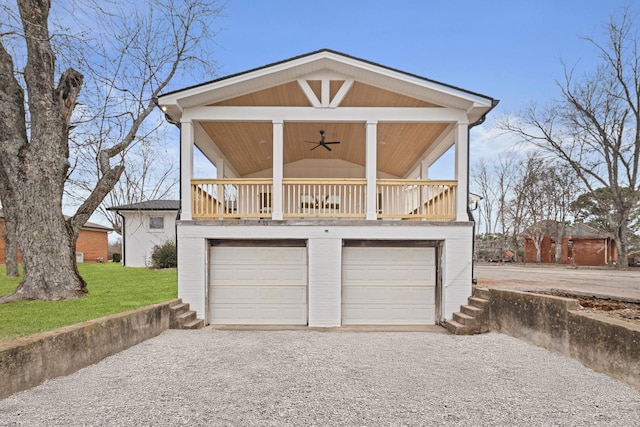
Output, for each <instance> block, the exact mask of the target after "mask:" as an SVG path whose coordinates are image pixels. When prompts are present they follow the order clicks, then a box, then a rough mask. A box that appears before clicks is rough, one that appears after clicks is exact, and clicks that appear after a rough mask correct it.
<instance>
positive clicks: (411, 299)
mask: <svg viewBox="0 0 640 427" xmlns="http://www.w3.org/2000/svg"><path fill="white" fill-rule="evenodd" d="M434 294H435V288H434V287H413V286H349V287H345V288H344V289H343V291H342V298H343V299H344V300H345V301H369V302H371V303H375V302H381V303H383V302H388V303H389V304H394V303H402V304H419V305H425V303H426V304H433V302H434Z"/></svg>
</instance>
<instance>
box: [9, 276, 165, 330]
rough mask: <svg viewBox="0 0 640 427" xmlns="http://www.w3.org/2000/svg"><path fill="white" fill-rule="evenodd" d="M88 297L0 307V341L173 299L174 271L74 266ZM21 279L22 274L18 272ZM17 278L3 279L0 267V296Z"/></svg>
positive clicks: (11, 304)
mask: <svg viewBox="0 0 640 427" xmlns="http://www.w3.org/2000/svg"><path fill="white" fill-rule="evenodd" d="M78 270H80V274H81V275H82V277H83V278H84V280H85V281H86V282H87V288H88V289H89V294H88V295H87V296H85V297H84V298H80V299H75V300H69V301H20V302H13V303H9V304H0V341H8V340H11V339H15V338H19V337H24V336H28V335H33V334H35V333H38V332H44V331H49V330H52V329H57V328H60V327H63V326H68V325H73V324H75V323H80V322H84V321H87V320H91V319H96V318H98V317H103V316H107V315H109V314H114V313H120V312H123V311H128V310H132V309H134V308H138V307H142V306H145V305H150V304H156V303H159V302H163V301H167V300H170V299H173V298H176V297H177V275H176V270H150V269H148V268H131V267H122V266H121V265H120V264H114V263H106V264H78ZM20 274H21V275H22V270H21V271H20ZM20 280H21V278H18V279H9V278H7V277H6V271H5V266H4V265H0V295H7V294H10V293H11V292H13V291H14V290H15V288H16V287H17V286H18V284H19V283H20Z"/></svg>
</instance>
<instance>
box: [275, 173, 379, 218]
mask: <svg viewBox="0 0 640 427" xmlns="http://www.w3.org/2000/svg"><path fill="white" fill-rule="evenodd" d="M366 195H367V181H366V180H365V179H331V180H325V179H284V180H283V181H282V200H283V205H284V206H283V216H284V217H298V218H300V217H302V218H304V217H318V218H321V217H325V218H335V217H339V218H365V217H366V214H367V201H366Z"/></svg>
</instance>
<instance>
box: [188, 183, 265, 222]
mask: <svg viewBox="0 0 640 427" xmlns="http://www.w3.org/2000/svg"><path fill="white" fill-rule="evenodd" d="M191 191H192V193H191V200H192V205H193V211H192V216H193V218H196V219H198V218H201V219H205V218H261V217H263V218H270V217H271V194H272V193H273V180H272V179H271V178H265V179H192V180H191Z"/></svg>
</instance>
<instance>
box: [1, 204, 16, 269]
mask: <svg viewBox="0 0 640 427" xmlns="http://www.w3.org/2000/svg"><path fill="white" fill-rule="evenodd" d="M4 228H5V235H4V243H5V247H4V255H5V258H4V259H5V264H6V267H7V269H6V274H7V277H18V243H17V241H16V224H15V221H14V219H13V217H12V216H11V215H9V214H8V213H7V212H6V211H5V214H4Z"/></svg>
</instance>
